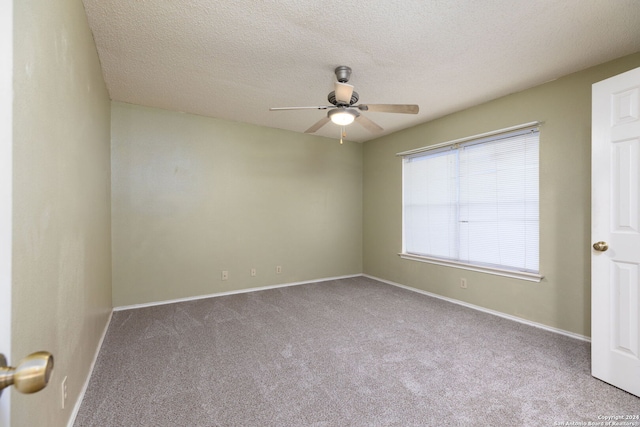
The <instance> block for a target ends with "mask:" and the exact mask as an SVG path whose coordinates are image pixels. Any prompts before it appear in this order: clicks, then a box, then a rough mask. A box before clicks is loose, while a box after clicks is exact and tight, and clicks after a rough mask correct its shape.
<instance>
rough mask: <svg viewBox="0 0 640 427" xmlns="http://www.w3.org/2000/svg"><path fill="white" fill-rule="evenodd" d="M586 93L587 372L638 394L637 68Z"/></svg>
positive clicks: (639, 140) (639, 110) (639, 75)
mask: <svg viewBox="0 0 640 427" xmlns="http://www.w3.org/2000/svg"><path fill="white" fill-rule="evenodd" d="M592 95H593V97H592V163H591V171H592V172H591V174H592V184H591V203H592V205H591V216H592V224H591V227H592V228H591V231H592V234H591V237H592V243H593V244H594V247H593V248H592V249H591V300H592V301H591V340H592V342H591V365H592V366H591V373H592V374H593V376H594V377H596V378H599V379H601V380H603V381H606V382H608V383H610V384H613V385H614V386H616V387H619V388H621V389H623V390H626V391H628V392H629V393H633V394H635V395H636V396H640V289H639V288H640V212H639V210H638V209H639V208H640V206H639V203H640V173H639V169H640V68H637V69H635V70H631V71H628V72H626V73H623V74H620V75H618V76H615V77H612V78H610V79H607V80H603V81H601V82H598V83H596V84H594V85H593V91H592ZM598 242H600V243H598Z"/></svg>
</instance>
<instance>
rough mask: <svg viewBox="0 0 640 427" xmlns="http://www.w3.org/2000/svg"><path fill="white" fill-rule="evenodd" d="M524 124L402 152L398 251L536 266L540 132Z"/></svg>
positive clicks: (511, 266)
mask: <svg viewBox="0 0 640 427" xmlns="http://www.w3.org/2000/svg"><path fill="white" fill-rule="evenodd" d="M538 135H539V134H538V129H537V127H534V128H527V129H520V130H517V131H514V132H509V133H505V134H500V135H491V136H489V137H486V138H482V139H476V140H468V141H465V142H463V143H459V144H453V145H451V146H446V147H441V148H438V149H436V150H430V151H421V152H418V153H414V154H410V155H406V156H404V157H403V234H404V235H403V246H404V248H403V252H405V253H407V254H413V255H419V256H420V255H422V256H427V257H435V258H442V259H447V260H453V261H459V262H463V263H469V264H474V265H485V266H488V267H496V268H506V269H512V270H517V271H523V272H532V273H537V272H538V271H539V184H538V181H539V177H538V169H539V166H538V164H539V155H538V153H539V138H538Z"/></svg>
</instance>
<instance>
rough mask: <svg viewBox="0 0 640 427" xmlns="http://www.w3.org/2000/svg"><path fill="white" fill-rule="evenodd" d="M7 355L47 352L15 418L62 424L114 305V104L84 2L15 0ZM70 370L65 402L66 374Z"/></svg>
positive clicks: (15, 421)
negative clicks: (35, 388)
mask: <svg viewBox="0 0 640 427" xmlns="http://www.w3.org/2000/svg"><path fill="white" fill-rule="evenodd" d="M14 29H15V31H14V107H13V108H14V120H13V137H14V140H13V170H14V175H13V192H14V197H13V249H12V252H13V301H12V307H13V311H12V352H11V357H10V359H11V361H12V362H17V361H18V360H19V359H21V358H22V357H24V356H26V355H27V354H29V353H31V352H34V351H38V350H48V351H51V352H52V353H53V354H54V357H55V369H54V372H53V376H52V378H51V383H50V385H49V386H48V387H47V388H46V389H44V390H43V391H41V392H40V393H37V394H35V395H23V394H19V393H17V392H16V391H15V390H13V389H12V391H11V393H12V396H11V417H12V425H14V426H63V425H66V423H67V420H68V419H69V417H70V415H71V410H72V409H73V405H74V404H75V402H76V400H77V398H78V395H79V393H80V390H81V388H82V386H83V384H84V381H85V380H86V378H87V375H88V374H89V367H90V364H91V361H92V359H93V357H94V355H95V352H96V349H97V345H98V340H99V339H100V336H101V334H102V331H103V330H104V327H105V325H106V321H107V318H108V314H109V312H110V310H111V252H110V209H109V203H110V189H109V185H110V179H109V176H110V166H109V165H110V160H109V156H110V153H109V142H110V135H109V132H110V128H109V123H110V102H109V98H108V95H107V91H106V88H105V84H104V82H103V79H102V72H101V70H100V63H99V61H98V56H97V53H96V49H95V46H94V44H93V38H92V36H91V32H90V31H89V28H88V25H87V20H86V17H85V13H84V9H83V6H82V2H81V1H80V0H55V1H52V0H22V1H16V2H14ZM65 376H68V399H67V402H68V405H67V408H66V409H64V410H62V409H61V407H60V406H61V405H60V383H61V381H62V379H63V377H65Z"/></svg>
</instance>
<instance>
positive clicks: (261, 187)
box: [111, 102, 362, 306]
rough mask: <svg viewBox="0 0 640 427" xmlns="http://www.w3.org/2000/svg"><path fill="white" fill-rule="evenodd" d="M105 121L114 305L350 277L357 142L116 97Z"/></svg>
mask: <svg viewBox="0 0 640 427" xmlns="http://www.w3.org/2000/svg"><path fill="white" fill-rule="evenodd" d="M111 116H112V218H113V304H114V306H122V305H130V304H137V303H147V302H155V301H165V300H170V299H175V298H183V297H190V296H197V295H207V294H212V293H216V292H224V291H231V290H238V289H245V288H252V287H257V286H266V285H273V284H281V283H291V282H298V281H306V280H313V279H317V278H324V277H335V276H342V275H351V274H359V273H361V272H362V145H361V144H357V143H351V142H345V144H344V145H340V144H339V142H338V141H337V140H335V139H327V138H321V137H316V136H311V135H301V134H298V133H294V132H288V131H283V130H277V129H268V128H264V127H258V126H252V125H246V124H240V123H236V122H230V121H224V120H218V119H212V118H206V117H202V116H195V115H190V114H183V113H176V112H169V111H165V110H160V109H153V108H146V107H140V106H133V105H129V104H122V103H117V102H114V103H113V104H112V115H111ZM277 265H280V266H282V269H283V270H282V273H281V274H276V272H275V269H276V266H277ZM251 268H256V270H257V275H256V276H255V277H251V276H250V270H251ZM222 270H228V271H229V279H228V280H226V281H223V280H221V271H222Z"/></svg>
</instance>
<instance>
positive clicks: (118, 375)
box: [75, 277, 640, 427]
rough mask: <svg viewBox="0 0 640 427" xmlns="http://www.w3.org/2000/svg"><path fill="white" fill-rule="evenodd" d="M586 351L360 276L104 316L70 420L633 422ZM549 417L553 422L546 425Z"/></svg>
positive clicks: (637, 409)
mask: <svg viewBox="0 0 640 427" xmlns="http://www.w3.org/2000/svg"><path fill="white" fill-rule="evenodd" d="M589 359H590V347H589V344H588V343H585V342H582V341H578V340H574V339H571V338H568V337H565V336H561V335H557V334H553V333H550V332H547V331H544V330H540V329H536V328H533V327H529V326H525V325H522V324H519V323H515V322H512V321H509V320H505V319H502V318H499V317H495V316H491V315H488V314H485V313H481V312H477V311H474V310H471V309H468V308H465V307H461V306H458V305H454V304H451V303H448V302H444V301H441V300H438V299H434V298H430V297H427V296H424V295H421V294H418V293H414V292H410V291H407V290H404V289H400V288H397V287H393V286H390V285H386V284H383V283H380V282H377V281H375V280H371V279H368V278H364V277H358V278H352V279H344V280H336V281H329V282H323V283H315V284H309V285H301V286H292V287H287V288H279V289H273V290H266V291H260V292H253V293H247V294H239V295H232V296H225V297H217V298H209V299H204V300H198V301H193V302H183V303H177V304H170V305H163V306H157V307H151V308H142V309H136V310H128V311H120V312H116V313H114V316H113V319H112V321H111V325H110V326H109V330H108V333H107V336H106V338H105V342H104V345H103V348H102V350H101V352H100V355H99V357H98V361H97V364H96V367H95V370H94V373H93V376H92V378H91V381H90V383H89V387H88V390H87V393H86V395H85V398H84V401H83V403H82V406H81V408H80V411H79V414H78V416H77V418H76V423H75V425H76V426H100V427H105V426H444V425H451V426H464V425H469V426H471V425H474V426H507V425H509V426H553V425H560V424H559V423H565V425H566V423H567V422H574V423H575V422H584V423H588V422H599V421H602V420H601V419H599V418H598V417H602V416H610V415H633V414H640V399H639V398H637V397H635V396H632V395H630V394H628V393H626V392H623V391H621V390H619V389H617V388H615V387H612V386H609V385H607V384H605V383H603V382H601V381H598V380H596V379H594V378H592V377H591V375H590V365H589V363H590V362H589ZM554 423H557V424H554Z"/></svg>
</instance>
